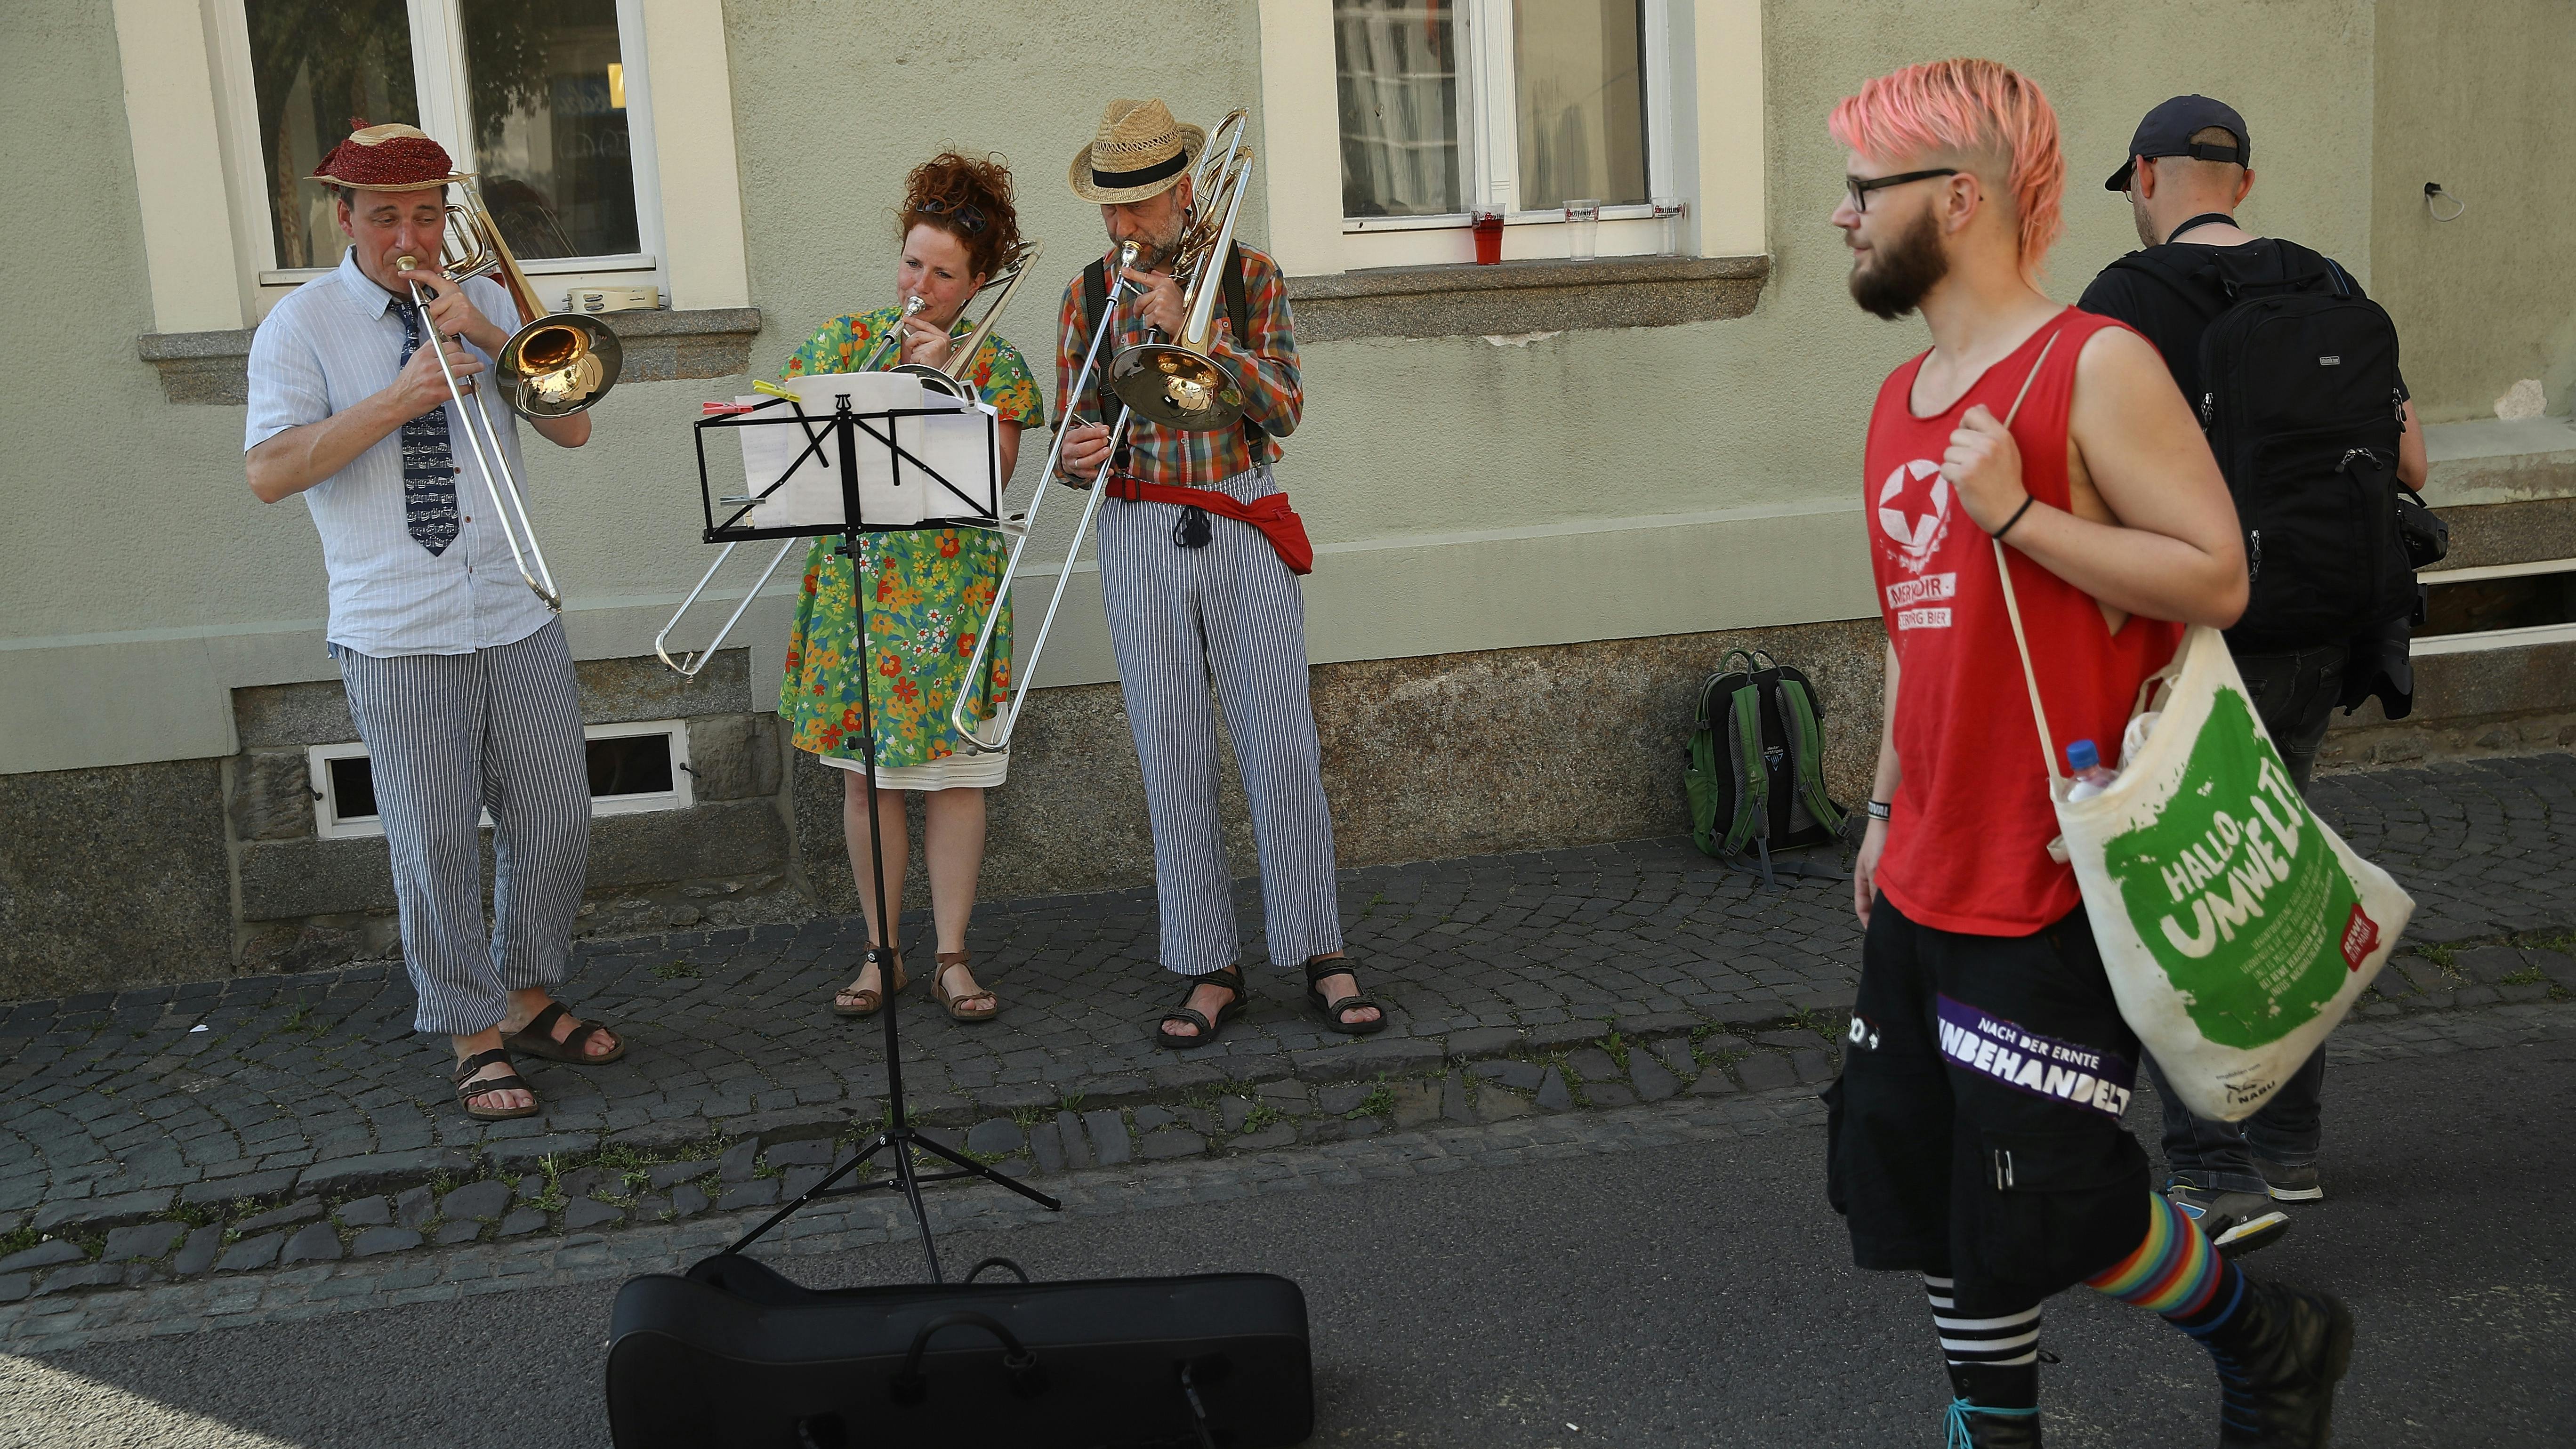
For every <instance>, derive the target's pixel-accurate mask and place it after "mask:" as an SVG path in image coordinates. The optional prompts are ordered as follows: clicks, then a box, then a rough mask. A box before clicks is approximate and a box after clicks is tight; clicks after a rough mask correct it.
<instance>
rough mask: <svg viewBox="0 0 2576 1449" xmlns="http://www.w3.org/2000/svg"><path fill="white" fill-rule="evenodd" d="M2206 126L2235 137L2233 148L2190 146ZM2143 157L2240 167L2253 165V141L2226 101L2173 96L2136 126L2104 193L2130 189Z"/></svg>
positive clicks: (2204, 97) (2208, 145)
mask: <svg viewBox="0 0 2576 1449" xmlns="http://www.w3.org/2000/svg"><path fill="white" fill-rule="evenodd" d="M2209 126H2224V127H2226V128H2227V130H2228V132H2229V133H2230V134H2231V135H2233V136H2235V137H2236V144H2235V145H2234V146H2217V145H2211V144H2209V143H2206V142H2204V143H2202V144H2200V145H2194V144H2192V139H2191V133H2192V132H2194V131H2198V130H2201V129H2203V128H2205V127H2209ZM2141 156H2144V157H2146V158H2147V159H2148V160H2150V161H2153V160H2154V159H2156V158H2157V157H2159V156H2196V157H2198V158H2199V159H2201V160H2203V161H2232V162H2234V163H2235V164H2237V165H2239V166H2251V165H2253V164H2254V138H2253V137H2251V136H2249V135H2247V134H2245V118H2244V117H2243V116H2240V115H2238V114H2236V108H2235V107H2234V106H2231V105H2229V104H2227V102H2225V101H2213V100H2211V99H2210V98H2209V97H2207V96H2176V97H2174V98H2173V99H2172V100H2169V101H2167V102H2165V103H2164V104H2163V105H2160V106H2158V107H2156V108H2155V109H2154V110H2152V111H2149V112H2147V118H2146V119H2145V120H2143V121H2140V122H2139V123H2138V131H2137V134H2136V135H2134V136H2131V137H2130V138H2129V152H2128V154H2127V155H2125V156H2123V157H2121V158H2120V169H2119V170H2117V171H2114V172H2112V173H2111V179H2110V180H2108V181H2105V182H2103V183H2102V189H2103V190H2105V191H2126V190H2128V189H2129V171H2130V169H2131V168H2132V167H2134V166H2136V165H2137V164H2138V158H2139V157H2141Z"/></svg>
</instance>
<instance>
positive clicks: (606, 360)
mask: <svg viewBox="0 0 2576 1449" xmlns="http://www.w3.org/2000/svg"><path fill="white" fill-rule="evenodd" d="M457 187H458V189H459V190H460V191H462V192H463V193H464V197H463V199H462V200H461V201H455V202H450V203H448V207H447V234H446V236H445V237H444V238H442V240H441V243H440V246H439V252H438V266H439V270H440V271H443V272H445V273H447V275H448V277H449V279H450V280H452V281H457V282H462V281H464V280H466V279H467V278H469V277H490V278H491V279H492V280H494V281H496V282H498V283H500V284H501V289H502V290H503V291H505V292H507V293H509V294H510V303H511V305H512V306H514V307H516V308H517V309H518V311H519V315H520V316H522V317H526V318H530V319H532V320H530V321H529V322H528V323H527V325H525V326H523V327H521V328H520V329H519V330H518V331H516V332H514V333H512V334H510V340H509V341H508V342H506V343H504V344H502V347H501V351H500V354H499V355H498V356H496V357H494V358H493V359H492V377H493V381H495V382H497V383H498V384H500V386H501V388H502V399H503V401H505V402H507V403H508V404H509V405H510V408H511V410H512V411H514V412H516V413H518V414H519V415H520V416H521V417H528V418H562V417H570V416H571V415H573V414H574V413H577V412H581V411H583V410H584V409H587V408H588V407H590V406H591V405H592V404H593V403H596V402H598V401H599V400H600V399H601V398H603V397H606V396H607V395H608V390H609V389H610V388H612V387H614V386H616V385H617V375H618V373H619V372H621V371H622V370H624V368H625V365H626V345H625V344H624V343H623V342H621V341H619V340H618V336H617V333H616V332H615V331H614V330H612V329H611V328H610V327H609V326H608V324H607V323H605V322H602V321H600V320H599V319H598V318H596V317H589V316H585V315H583V314H581V313H578V312H555V313H548V312H546V311H545V310H544V309H543V308H541V307H540V306H538V304H537V295H536V288H535V287H533V286H532V285H530V283H529V281H528V275H527V273H525V272H523V271H521V270H519V262H518V259H517V258H516V257H514V256H512V255H511V254H510V244H509V243H508V242H506V241H503V240H502V239H501V228H500V226H499V224H498V223H496V222H494V221H493V220H492V214H491V212H490V211H488V210H486V209H485V208H484V205H483V193H482V192H481V191H480V190H479V189H478V188H477V187H476V186H475V184H474V182H473V181H472V180H471V179H468V180H465V181H460V182H458V183H457Z"/></svg>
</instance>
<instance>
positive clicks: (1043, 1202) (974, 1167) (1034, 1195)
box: [912, 1137, 1064, 1212]
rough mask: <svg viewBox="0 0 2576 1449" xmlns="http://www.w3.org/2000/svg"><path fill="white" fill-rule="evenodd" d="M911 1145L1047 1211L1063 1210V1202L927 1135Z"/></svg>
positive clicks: (915, 1140)
mask: <svg viewBox="0 0 2576 1449" xmlns="http://www.w3.org/2000/svg"><path fill="white" fill-rule="evenodd" d="M912 1145H913V1146H915V1147H918V1148H920V1149H921V1150H922V1151H924V1152H928V1153H931V1154H933V1155H935V1156H939V1157H944V1158H946V1159H948V1160H949V1161H950V1162H953V1163H955V1164H957V1166H959V1167H961V1168H963V1169H965V1170H966V1171H968V1172H971V1173H973V1174H975V1175H976V1176H977V1177H980V1178H983V1179H985V1180H986V1181H988V1182H995V1183H999V1184H1001V1185H1002V1186H1003V1187H1007V1188H1009V1189H1010V1190H1011V1191H1013V1192H1016V1193H1018V1194H1019V1195H1020V1196H1022V1197H1024V1198H1027V1199H1028V1200H1029V1201H1031V1202H1033V1203H1036V1204H1037V1205H1038V1206H1040V1207H1042V1208H1045V1209H1046V1210H1047V1211H1048V1212H1062V1211H1064V1204H1063V1203H1060V1202H1058V1201H1056V1200H1055V1199H1054V1198H1051V1197H1049V1196H1047V1195H1046V1194H1045V1193H1042V1192H1040V1191H1038V1190H1037V1189H1036V1188H1033V1187H1030V1186H1028V1185H1027V1184H1025V1183H1022V1182H1018V1181H1015V1180H1014V1179H1011V1178H1008V1177H1004V1176H1003V1175H1002V1174H1000V1173H998V1172H995V1171H994V1170H993V1169H991V1168H990V1167H987V1166H985V1165H984V1164H983V1163H980V1162H977V1161H976V1160H975V1159H974V1158H971V1157H967V1156H965V1155H963V1154H961V1153H956V1152H951V1151H949V1150H948V1149H947V1148H946V1147H943V1146H941V1145H940V1144H939V1143H937V1142H934V1141H932V1140H931V1139H929V1138H927V1137H919V1138H915V1139H914V1140H913V1144H912Z"/></svg>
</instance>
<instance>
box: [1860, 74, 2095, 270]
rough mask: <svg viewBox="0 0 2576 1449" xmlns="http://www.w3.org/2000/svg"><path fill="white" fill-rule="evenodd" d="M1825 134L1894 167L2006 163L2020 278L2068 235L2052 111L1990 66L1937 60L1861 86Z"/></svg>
mask: <svg viewBox="0 0 2576 1449" xmlns="http://www.w3.org/2000/svg"><path fill="white" fill-rule="evenodd" d="M1826 126H1827V127H1828V129H1830V130H1831V131H1832V132H1833V135H1834V139H1835V140H1837V141H1840V142H1841V143H1842V144H1844V145H1846V146H1849V147H1850V148H1852V149H1853V150H1855V151H1858V152H1860V153H1861V154H1863V155H1865V156H1870V157H1873V158H1875V159H1878V160H1882V161H1897V160H1900V159H1904V158H1909V157H1920V156H1925V155H1927V154H1943V155H1949V156H1978V155H1985V156H1991V157H1994V158H1995V159H1998V160H2002V161H2004V162H2005V163H2006V169H2005V184H2006V185H2007V186H2009V187H2010V188H2011V190H2012V194H2013V210H2014V212H2015V213H2016V214H2017V215H2018V216H2019V217H2020V218H2021V236H2020V241H2021V270H2022V274H2023V275H2024V276H2026V277H2030V278H2033V279H2034V280H2036V278H2037V277H2038V275H2039V264H2040V262H2041V260H2042V259H2044V258H2045V257H2046V256H2047V255H2048V249H2049V248H2050V247H2052V246H2054V245H2056V243H2057V238H2058V235H2059V233H2061V232H2063V231H2064V230H2065V229H2066V223H2065V219H2064V218H2063V217H2062V216H2060V215H2059V213H2058V207H2057V203H2058V198H2059V197H2060V196H2061V195H2062V194H2063V193H2064V192H2065V190H2066V155H2065V153H2064V152H2063V151H2062V150H2060V149H2059V147H2058V144H2057V112H2056V110H2055V109H2054V108H2053V107H2051V106H2050V105H2049V104H2048V97H2046V96H2044V95H2042V94H2040V90H2039V86H2038V83H2036V82H2034V81H2033V80H2031V79H2030V78H2029V77H2028V76H2025V75H2022V74H2021V73H2019V72H2018V71H2015V70H2013V69H2012V68H2010V67H2009V66H2006V65H2003V64H2001V63H2000V62H1997V61H1991V60H1933V61H1926V62H1924V63H1923V64H1921V65H1909V66H1907V67H1906V68H1905V69H1903V70H1900V71H1897V72H1896V73H1895V74H1893V75H1883V76H1880V77H1878V78H1877V79H1875V80H1871V81H1868V82H1865V83H1864V84H1863V85H1862V86H1861V88H1860V94H1859V95H1856V96H1845V97H1844V98H1843V99H1842V100H1840V101H1838V102H1836V103H1835V105H1834V113H1833V116H1832V117H1831V119H1829V120H1828V121H1827V122H1826Z"/></svg>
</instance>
